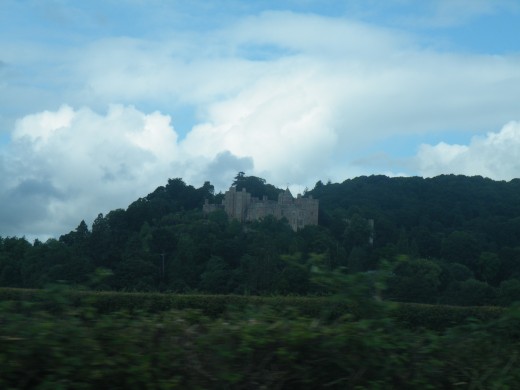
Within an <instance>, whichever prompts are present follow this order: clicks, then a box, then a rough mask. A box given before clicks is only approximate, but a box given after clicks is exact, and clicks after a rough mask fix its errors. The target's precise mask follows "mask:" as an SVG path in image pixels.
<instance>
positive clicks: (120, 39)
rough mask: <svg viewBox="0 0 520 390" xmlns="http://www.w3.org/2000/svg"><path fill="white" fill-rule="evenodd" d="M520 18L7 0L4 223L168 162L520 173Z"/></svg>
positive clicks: (95, 207)
mask: <svg viewBox="0 0 520 390" xmlns="http://www.w3.org/2000/svg"><path fill="white" fill-rule="evenodd" d="M519 20H520V1H517V0H319V1H318V0H317V1H312V0H298V1H297V0H286V1H282V0H273V1H249V0H248V1H246V0H241V1H240V0H222V1H206V0H185V1H184V0H178V1H175V0H171V1H168V0H146V1H145V0H99V1H97V0H90V1H72V0H70V1H68V0H1V1H0V236H4V237H5V236H13V235H15V236H26V237H28V238H34V237H43V238H45V237H58V236H59V235H60V234H63V233H66V232H68V231H70V230H71V229H74V228H75V227H76V226H77V225H78V224H79V222H80V221H81V220H82V219H85V220H86V221H87V223H91V221H92V220H93V218H95V217H96V216H97V214H98V213H100V212H102V213H106V212H108V211H109V210H112V209H115V208H125V207H127V206H128V204H129V203H130V202H132V201H133V200H135V199H137V198H138V197H141V196H144V195H146V194H148V193H149V192H151V191H153V190H154V189H155V188H156V187H157V186H159V185H164V184H165V183H166V181H167V179H168V178H175V177H181V178H183V179H184V180H185V181H186V182H187V183H189V184H192V185H194V186H197V187H198V186H200V185H202V183H203V182H204V181H205V180H210V181H211V182H212V183H213V184H214V185H215V186H216V188H217V189H218V190H225V189H226V188H227V187H228V186H229V185H230V184H231V182H232V180H233V177H234V176H235V175H236V173H237V172H238V171H244V172H246V174H248V175H256V176H260V177H263V178H265V179H267V180H268V181H269V182H270V183H273V184H275V185H278V186H283V187H285V186H286V185H290V187H291V188H292V189H293V190H295V191H297V190H302V189H304V188H305V187H308V188H313V186H314V184H315V183H316V181H317V180H323V181H327V180H332V181H333V182H335V181H343V180H345V179H347V178H351V177H355V176H359V175H370V174H386V175H419V176H434V175H438V174H443V173H457V174H466V175H482V176H486V177H491V178H493V179H497V180H510V179H512V178H515V177H518V176H520V41H519V40H518V37H520V23H519V22H518V21H519Z"/></svg>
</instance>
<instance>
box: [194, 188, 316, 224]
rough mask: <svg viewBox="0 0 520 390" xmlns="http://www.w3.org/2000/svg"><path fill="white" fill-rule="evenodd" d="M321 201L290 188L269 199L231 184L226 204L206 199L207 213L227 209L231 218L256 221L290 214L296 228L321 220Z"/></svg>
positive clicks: (290, 222)
mask: <svg viewBox="0 0 520 390" xmlns="http://www.w3.org/2000/svg"><path fill="white" fill-rule="evenodd" d="M318 207H319V201H318V200H317V199H313V198H312V196H309V197H308V198H304V197H302V196H301V195H299V194H298V196H297V197H296V198H294V197H293V196H292V194H291V191H289V189H286V190H285V191H284V192H281V193H280V194H279V195H278V201H274V200H269V199H267V197H266V196H264V197H263V199H258V198H255V197H253V196H251V194H250V193H249V192H247V191H246V189H245V188H243V189H242V191H237V189H236V187H231V188H230V189H229V190H228V191H226V193H225V194H224V200H222V204H210V203H209V202H208V200H207V199H206V202H205V204H204V206H203V211H204V212H205V213H210V212H212V211H215V210H224V211H225V212H226V214H227V215H228V216H229V217H230V218H234V219H237V220H239V221H240V222H248V221H256V220H259V219H261V218H264V217H266V216H268V215H272V216H274V217H275V218H276V219H282V218H286V219H287V221H288V222H289V225H291V228H292V229H293V230H294V231H297V230H298V229H301V228H303V227H304V226H307V225H317V224H318Z"/></svg>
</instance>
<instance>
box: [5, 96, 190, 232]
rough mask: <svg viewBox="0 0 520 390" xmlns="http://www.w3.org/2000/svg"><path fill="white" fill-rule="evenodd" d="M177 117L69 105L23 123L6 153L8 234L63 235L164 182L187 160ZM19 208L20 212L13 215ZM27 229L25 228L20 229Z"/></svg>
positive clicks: (28, 117)
mask: <svg viewBox="0 0 520 390" xmlns="http://www.w3.org/2000/svg"><path fill="white" fill-rule="evenodd" d="M176 148H177V146H176V133H175V131H174V129H173V128H172V126H171V125H170V118H169V117H167V116H164V115H161V114H160V113H157V112H156V113H152V114H149V115H146V114H143V113H142V112H140V111H138V110H136V109H135V108H133V107H123V106H117V105H115V106H111V107H110V108H109V110H108V112H107V113H106V115H100V114H98V113H96V112H93V111H92V110H90V109H88V108H80V109H78V110H73V109H72V108H71V107H69V106H62V107H61V108H59V109H58V110H57V111H55V112H50V111H45V112H42V113H38V114H33V115H29V116H26V117H24V118H22V119H21V120H19V121H18V122H17V125H16V128H15V130H14V132H13V135H12V143H11V145H10V147H9V149H8V150H7V152H6V153H4V155H3V161H4V164H3V177H4V180H3V184H4V186H3V187H2V190H0V198H2V200H3V201H4V202H3V204H4V205H5V204H8V207H6V208H2V210H3V211H2V214H3V215H2V216H1V217H0V221H2V222H1V223H0V231H1V232H2V235H7V234H16V235H20V234H27V235H48V234H54V235H59V234H61V233H65V232H66V229H71V228H72V227H75V226H76V225H77V223H78V222H79V221H80V220H81V219H87V220H88V219H89V218H93V217H95V215H97V213H98V212H107V211H109V210H111V209H113V208H117V207H126V206H127V205H128V203H129V202H131V201H133V200H135V199H137V198H138V197H139V196H143V195H145V194H146V193H147V192H149V191H152V190H153V189H155V187H156V186H158V185H161V184H164V178H165V177H168V176H169V174H175V172H169V168H170V167H171V164H173V163H174V161H175V160H176V159H179V158H180V156H179V154H178V151H177V149H176ZM12 210H16V213H13V212H12ZM22 226H23V229H24V230H23V231H20V230H19V229H21V227H22Z"/></svg>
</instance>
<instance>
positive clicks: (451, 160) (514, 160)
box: [416, 122, 520, 180]
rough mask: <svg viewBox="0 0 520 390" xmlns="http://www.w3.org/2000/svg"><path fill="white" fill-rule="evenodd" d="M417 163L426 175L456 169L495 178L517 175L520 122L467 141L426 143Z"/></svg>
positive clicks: (420, 149) (458, 171)
mask: <svg viewBox="0 0 520 390" xmlns="http://www.w3.org/2000/svg"><path fill="white" fill-rule="evenodd" d="M416 163H417V169H418V171H419V172H420V173H421V174H422V175H424V176H435V175H439V174H442V173H457V174H463V175H470V176H472V175H480V176H485V177H489V178H492V179H496V180H511V179H513V178H517V177H518V173H519V172H520V123H519V122H510V123H508V124H506V125H505V126H504V127H503V128H502V129H501V130H500V131H499V132H490V133H488V134H487V135H486V136H477V137H473V138H472V140H471V142H470V143H469V144H468V145H457V144H447V143H444V142H441V143H438V144H437V145H426V144H423V145H421V146H420V148H419V151H418V154H417V156H416Z"/></svg>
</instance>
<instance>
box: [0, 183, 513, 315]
mask: <svg viewBox="0 0 520 390" xmlns="http://www.w3.org/2000/svg"><path fill="white" fill-rule="evenodd" d="M233 184H234V185H236V186H237V188H238V189H240V188H246V189H247V190H248V191H250V192H253V193H254V194H255V196H262V195H266V196H268V197H269V198H271V199H272V198H275V197H276V194H277V192H278V191H281V189H277V188H275V187H274V186H272V185H269V184H267V183H266V182H265V180H263V179H261V178H257V177H254V176H246V175H244V174H243V173H239V174H238V175H237V177H236V178H235V181H234V183H233ZM519 194H520V180H512V181H510V182H497V181H492V180H490V179H484V178H482V177H465V176H454V175H447V176H438V177H435V178H431V179H423V178H418V177H412V178H388V177H385V176H370V177H359V178H355V179H351V180H346V181H344V182H343V183H335V184H332V183H327V184H323V183H322V182H318V183H316V186H315V187H314V188H313V189H312V190H310V191H307V195H313V196H314V197H315V198H317V199H319V201H320V216H319V226H308V227H306V228H304V229H302V230H300V231H298V232H293V231H292V230H291V228H290V226H289V225H288V224H287V221H285V220H281V221H277V220H275V219H274V218H266V219H264V220H262V221H258V222H254V223H251V224H247V225H241V224H240V223H238V222H237V221H234V220H229V219H228V218H227V216H226V214H225V213H224V212H215V213H212V214H210V215H208V216H205V215H203V213H202V205H203V203H204V200H205V199H208V200H209V201H210V202H219V201H220V200H221V199H222V196H223V195H222V194H215V193H214V189H213V186H212V185H211V184H210V183H209V182H206V183H205V184H204V185H203V186H202V187H200V188H194V187H193V186H190V185H187V184H186V183H184V182H183V181H182V180H181V179H173V180H169V181H168V183H167V185H165V186H163V187H159V188H157V189H156V190H155V191H154V192H153V193H151V194H149V195H148V196H146V197H144V198H141V199H139V200H137V201H135V202H134V203H132V204H131V205H130V206H129V207H128V208H127V209H126V210H123V209H118V210H113V211H111V212H109V213H108V214H107V215H102V214H100V215H98V217H97V218H96V219H95V221H94V222H93V224H92V226H91V227H90V228H89V227H88V226H87V225H86V224H85V223H84V222H83V221H82V222H81V223H80V224H79V225H78V227H77V228H76V229H75V230H73V231H71V232H70V233H68V234H65V235H63V236H61V237H60V238H59V239H58V240H54V239H51V240H48V241H47V242H45V243H42V242H39V241H35V242H34V243H33V244H31V243H29V242H27V241H26V240H25V239H24V238H15V237H6V238H0V286H4V287H24V288H40V287H43V286H45V285H47V284H49V283H55V282H58V281H65V282H66V283H68V284H70V285H78V286H80V285H81V286H84V287H85V286H86V287H89V288H92V289H98V290H123V291H172V292H203V293H217V294H224V293H225V294H227V293H234V294H251V295H270V294H298V295H309V294H312V295H323V294H326V293H327V288H326V287H324V286H323V285H319V284H316V283H313V282H312V281H311V278H310V272H311V268H312V267H314V266H316V264H319V266H320V267H323V268H324V269H328V270H333V269H342V270H343V272H345V273H349V274H356V273H364V274H366V275H369V276H370V275H373V276H374V277H376V276H377V277H378V278H379V277H383V278H384V279H385V284H386V290H385V291H384V292H383V297H384V298H385V299H388V300H397V301H409V302H420V303H445V304H456V305H496V304H499V305H509V304H510V303H512V302H514V301H517V300H520V196H519ZM370 221H373V225H372V224H371V222H370ZM96 270H97V274H98V275H99V272H100V271H99V270H103V272H104V275H105V277H96V276H95V275H96V272H95V271H96Z"/></svg>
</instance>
